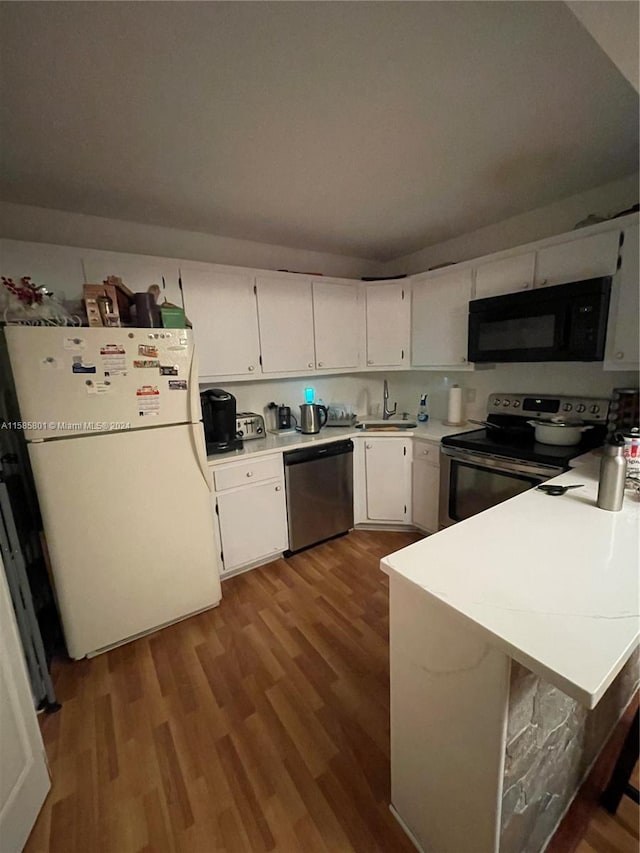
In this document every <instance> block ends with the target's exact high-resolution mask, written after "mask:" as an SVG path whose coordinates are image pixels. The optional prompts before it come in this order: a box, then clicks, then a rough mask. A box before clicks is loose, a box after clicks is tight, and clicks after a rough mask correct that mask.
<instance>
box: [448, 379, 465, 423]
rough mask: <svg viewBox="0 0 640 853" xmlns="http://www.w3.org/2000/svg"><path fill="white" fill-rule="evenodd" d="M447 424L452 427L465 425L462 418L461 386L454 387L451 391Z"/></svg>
mask: <svg viewBox="0 0 640 853" xmlns="http://www.w3.org/2000/svg"><path fill="white" fill-rule="evenodd" d="M447 423H449V424H451V425H452V426H457V425H459V424H462V423H464V418H463V416H462V388H461V387H460V386H459V385H452V386H451V388H450V389H449V408H448V410H447Z"/></svg>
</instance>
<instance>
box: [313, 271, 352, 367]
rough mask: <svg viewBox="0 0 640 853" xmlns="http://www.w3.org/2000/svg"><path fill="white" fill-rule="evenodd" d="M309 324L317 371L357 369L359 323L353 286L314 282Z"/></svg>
mask: <svg viewBox="0 0 640 853" xmlns="http://www.w3.org/2000/svg"><path fill="white" fill-rule="evenodd" d="M313 323H314V328H315V341H316V365H317V366H318V368H319V369H327V368H341V367H358V366H359V364H360V337H361V335H360V332H361V329H362V325H363V323H362V312H361V309H360V300H359V298H358V288H357V286H354V285H353V284H338V283H333V282H324V281H314V282H313Z"/></svg>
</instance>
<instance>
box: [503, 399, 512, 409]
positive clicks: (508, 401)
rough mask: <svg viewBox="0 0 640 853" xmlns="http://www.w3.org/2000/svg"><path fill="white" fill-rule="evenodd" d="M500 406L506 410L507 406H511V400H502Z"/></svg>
mask: <svg viewBox="0 0 640 853" xmlns="http://www.w3.org/2000/svg"><path fill="white" fill-rule="evenodd" d="M502 405H503V406H504V407H505V409H506V408H507V406H510V405H511V400H503V401H502Z"/></svg>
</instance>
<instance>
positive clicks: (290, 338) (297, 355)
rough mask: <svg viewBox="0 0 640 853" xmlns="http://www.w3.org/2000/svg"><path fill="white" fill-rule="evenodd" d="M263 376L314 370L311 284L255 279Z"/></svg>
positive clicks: (304, 281) (259, 277)
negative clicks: (265, 374) (264, 374)
mask: <svg viewBox="0 0 640 853" xmlns="http://www.w3.org/2000/svg"><path fill="white" fill-rule="evenodd" d="M256 290H257V294H258V323H259V326H260V349H261V352H262V372H263V373H286V372H287V371H291V372H296V373H305V372H308V371H309V370H315V366H316V361H315V348H314V341H313V303H312V297H311V282H310V281H309V280H308V279H297V278H275V277H274V278H271V277H267V276H264V277H261V276H258V278H256Z"/></svg>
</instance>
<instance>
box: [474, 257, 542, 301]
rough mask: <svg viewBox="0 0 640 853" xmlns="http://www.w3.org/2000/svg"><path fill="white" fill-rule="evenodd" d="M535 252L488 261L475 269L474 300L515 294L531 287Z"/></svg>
mask: <svg viewBox="0 0 640 853" xmlns="http://www.w3.org/2000/svg"><path fill="white" fill-rule="evenodd" d="M535 262H536V255H535V252H529V253H528V254H526V255H515V256H514V257H512V258H500V260H497V261H489V262H488V263H486V264H482V265H481V266H479V267H477V269H476V299H484V298H485V297H486V296H500V295H501V294H503V293H516V291H518V290H530V289H531V288H532V287H533V270H534V267H535Z"/></svg>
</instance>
